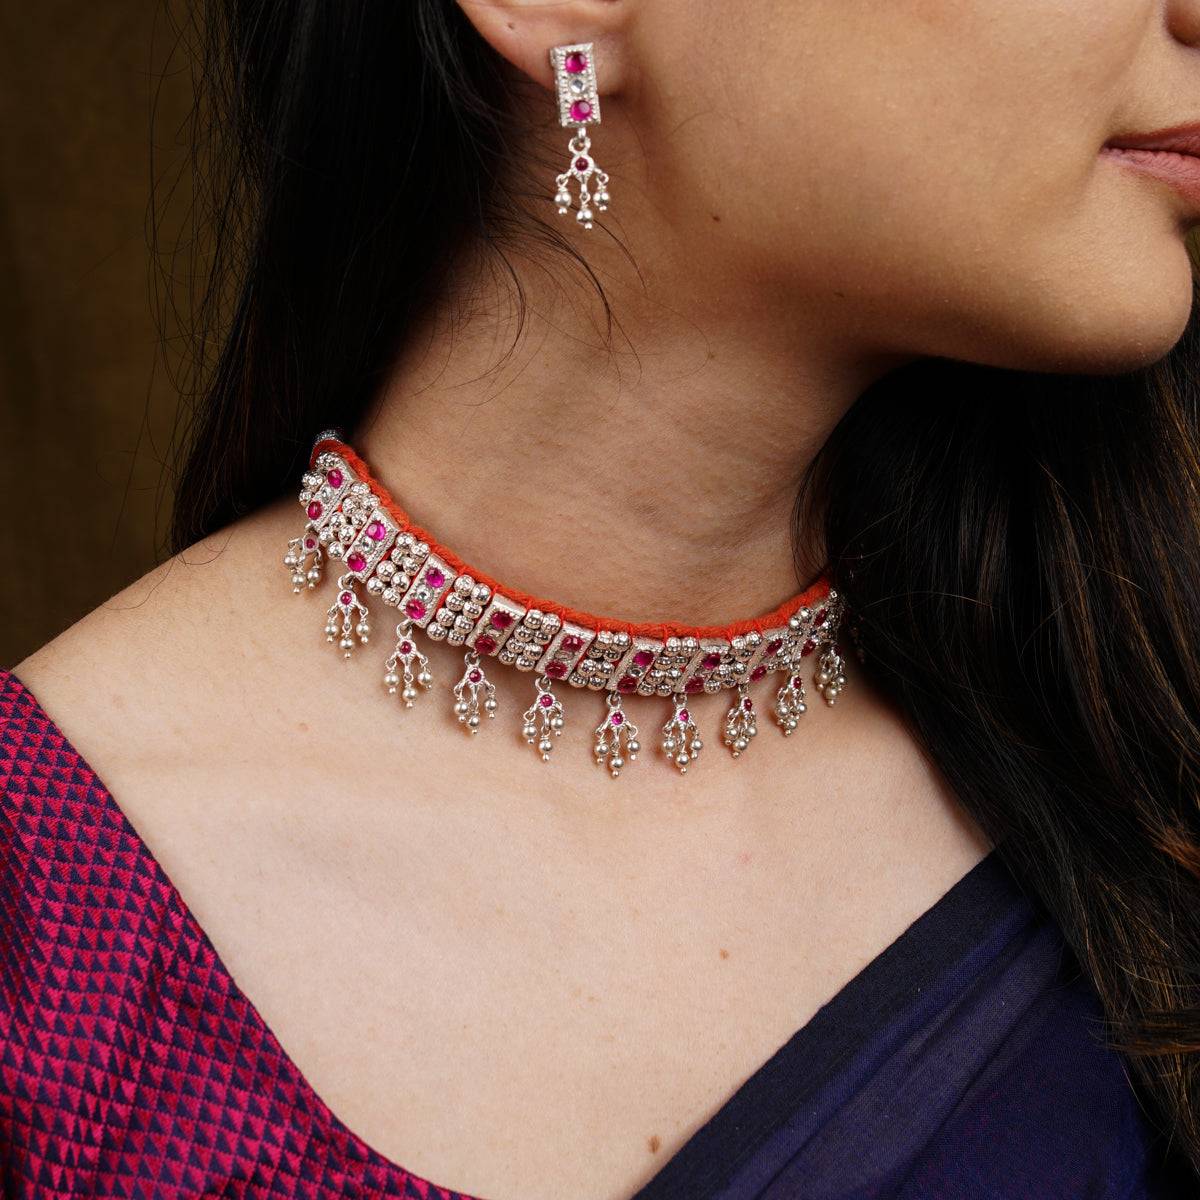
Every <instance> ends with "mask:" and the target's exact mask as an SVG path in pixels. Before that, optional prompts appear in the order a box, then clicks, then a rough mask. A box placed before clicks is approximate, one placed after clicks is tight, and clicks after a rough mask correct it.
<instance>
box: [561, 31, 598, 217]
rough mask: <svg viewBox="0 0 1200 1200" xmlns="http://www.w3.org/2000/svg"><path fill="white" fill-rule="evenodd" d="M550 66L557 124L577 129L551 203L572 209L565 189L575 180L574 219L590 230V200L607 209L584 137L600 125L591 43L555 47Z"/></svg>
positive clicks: (588, 139)
mask: <svg viewBox="0 0 1200 1200" xmlns="http://www.w3.org/2000/svg"><path fill="white" fill-rule="evenodd" d="M550 65H551V66H552V67H553V68H554V82H555V86H556V87H557V89H558V122H559V124H560V125H562V126H564V127H567V128H569V127H570V126H572V125H574V126H575V127H576V132H575V136H574V137H573V138H572V139H571V140H570V142H568V143H567V146H568V149H569V150H570V152H571V163H570V165H569V166H568V167H567V169H566V170H565V171H564V172H563V173H562V174H561V175H560V176H559V177H558V179H557V183H558V191H557V192H555V194H554V203H555V204H556V205H558V211H559V212H560V213H565V212H567V210H568V209H569V208H570V207H571V193H570V192H569V191H568V190H567V189H568V187H569V186H570V183H571V180H572V179H575V180H578V182H579V211H578V212H577V213H576V214H575V219H576V220H577V221H578V222H579V224H580V225H582V226H583V227H584V229H591V227H592V216H593V214H592V203H593V201H594V202H595V205H596V208H597V209H598V210H599V211H600V212H604V210H605V209H606V208H608V176H607V175H606V174H605V173H604V172H603V171H601V170H600V168H599V167H598V166H596V160H595V159H594V158H592V139H591V138H589V137H588V134H587V127H588V126H589V125H599V124H600V96H599V95H598V93H597V92H596V60H595V57H594V55H593V54H592V43H591V42H586V43H581V44H579V45H575V46H555V47H554V49H553V50H551V51H550ZM593 180H594V181H595V184H596V191H595V193H593V192H592V191H591V185H592V182H593Z"/></svg>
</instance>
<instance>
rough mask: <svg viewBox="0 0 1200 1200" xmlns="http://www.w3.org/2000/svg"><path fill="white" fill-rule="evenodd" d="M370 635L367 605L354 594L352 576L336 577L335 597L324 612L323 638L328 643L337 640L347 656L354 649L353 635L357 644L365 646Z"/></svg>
mask: <svg viewBox="0 0 1200 1200" xmlns="http://www.w3.org/2000/svg"><path fill="white" fill-rule="evenodd" d="M339 618H340V622H341V623H340V624H339ZM339 634H340V635H341V637H340V640H338V635H339ZM370 635H371V626H370V624H369V623H368V621H367V606H366V605H365V604H364V603H363V602H362V601H361V600H360V599H359V598H358V596H357V595H355V592H354V580H353V578H352V577H351V576H350V575H342V576H341V577H340V578H339V579H338V592H337V598H336V599H335V600H334V602H333V603H332V604H331V605H330V606H329V612H328V613H326V620H325V640H326V641H327V642H330V643H332V642H333V641H335V640H338V645H339V646H340V647H341V649H342V657H343V658H349V657H350V654H351V652H352V651H353V650H354V644H355V643H354V638H355V636H357V637H358V641H359V644H360V645H363V646H365V645H366V644H367V640H368V639H369V638H370Z"/></svg>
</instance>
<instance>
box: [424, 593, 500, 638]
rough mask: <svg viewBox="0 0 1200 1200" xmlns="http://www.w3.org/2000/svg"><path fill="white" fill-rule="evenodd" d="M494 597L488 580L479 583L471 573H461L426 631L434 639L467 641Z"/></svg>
mask: <svg viewBox="0 0 1200 1200" xmlns="http://www.w3.org/2000/svg"><path fill="white" fill-rule="evenodd" d="M491 598H492V589H491V588H490V587H489V586H488V585H487V584H486V583H478V582H477V581H476V580H475V579H473V578H472V577H471V576H470V575H459V576H458V577H457V578H456V579H455V580H454V586H453V587H451V589H450V591H449V592H448V593H447V594H446V598H445V600H443V601H442V603H441V607H440V608H439V609H438V610H437V612H436V613H435V614H434V617H433V620H432V621H431V622H430V623H429V624H428V625H427V626H426V627H425V632H426V633H427V634H428V635H429V636H430V637H431V638H433V640H434V641H445V642H446V643H447V644H448V645H451V646H462V645H464V644H465V643H466V641H467V638H468V637H469V636H470V635H471V632H472V631H473V630H474V629H475V628H476V626H477V625H478V624H479V621H480V618H481V617H482V616H483V613H484V610H485V609H486V608H487V605H488V601H489V600H491Z"/></svg>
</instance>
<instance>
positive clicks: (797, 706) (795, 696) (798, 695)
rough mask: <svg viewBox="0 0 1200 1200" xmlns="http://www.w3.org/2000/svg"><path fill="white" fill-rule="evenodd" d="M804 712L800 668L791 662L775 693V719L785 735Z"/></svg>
mask: <svg viewBox="0 0 1200 1200" xmlns="http://www.w3.org/2000/svg"><path fill="white" fill-rule="evenodd" d="M806 712H808V704H807V703H806V702H805V696H804V680H803V679H801V678H800V668H799V667H798V666H797V664H796V663H795V662H793V663H792V666H791V668H790V670H789V671H788V677H787V679H785V680H784V681H783V683H782V684H781V685H780V687H779V690H778V691H777V692H776V693H775V720H776V723H777V724H778V725H779V728H780V729H782V730H783V734H784V736H785V737H786V736H787V735H788V734H789V733H791V732H792V731H793V730H794V729H795V728H796V726H797V725H799V724H800V718H801V717H802V716H804V714H805V713H806Z"/></svg>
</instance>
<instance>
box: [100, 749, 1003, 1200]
mask: <svg viewBox="0 0 1200 1200" xmlns="http://www.w3.org/2000/svg"><path fill="white" fill-rule="evenodd" d="M133 782H134V781H133V780H131V787H130V789H129V792H128V793H127V795H128V797H129V800H128V803H125V802H124V801H123V803H124V804H125V807H126V810H127V812H128V814H129V815H130V818H131V820H132V821H133V823H134V825H135V827H136V828H137V829H138V830H139V832H140V833H141V834H142V836H143V837H144V838H145V840H146V841H147V843H148V844H149V845H150V847H151V849H152V850H153V851H154V852H155V854H156V856H157V857H158V858H159V860H160V862H162V864H163V865H164V867H165V868H166V870H167V871H168V874H169V875H170V877H171V878H172V880H173V882H174V883H175V885H176V886H177V887H178V889H179V890H180V893H181V895H182V896H183V898H184V901H185V903H187V904H188V906H189V907H190V908H191V910H192V912H193V913H194V914H195V916H196V918H197V920H198V921H199V922H200V924H201V926H202V927H203V928H204V930H205V931H206V932H207V934H208V935H209V937H210V938H211V940H212V942H213V944H214V945H215V947H216V949H217V951H218V953H219V954H220V956H221V958H222V960H223V962H224V964H225V966H226V967H227V968H228V969H229V970H230V972H231V974H232V975H233V978H234V979H235V981H236V982H237V984H238V985H239V986H240V987H241V989H242V990H243V991H244V992H245V993H246V995H247V996H248V997H249V999H250V1000H251V1002H252V1003H253V1004H254V1005H255V1007H256V1008H257V1009H258V1012H259V1013H260V1014H261V1016H262V1018H263V1020H264V1021H265V1022H266V1024H267V1025H268V1026H269V1027H270V1028H271V1030H272V1031H273V1032H274V1033H275V1035H276V1037H277V1038H278V1039H279V1041H280V1043H281V1044H282V1046H283V1048H284V1050H285V1052H286V1053H287V1055H288V1056H289V1057H290V1058H291V1060H292V1061H293V1062H294V1063H295V1064H296V1066H297V1067H298V1069H299V1070H300V1072H301V1073H302V1074H303V1076H304V1077H305V1079H306V1080H307V1081H308V1083H309V1084H310V1085H311V1086H312V1087H313V1088H314V1089H315V1090H316V1092H317V1094H318V1095H319V1096H320V1098H321V1099H322V1101H323V1102H324V1103H325V1104H327V1105H328V1107H329V1108H330V1109H331V1110H332V1112H333V1113H334V1114H336V1116H337V1117H339V1118H340V1119H341V1120H342V1121H343V1122H344V1123H345V1124H346V1125H347V1126H349V1128H350V1129H351V1130H353V1131H354V1132H355V1133H356V1134H358V1135H359V1136H360V1137H362V1138H363V1139H364V1140H365V1141H366V1142H367V1143H368V1144H369V1145H371V1146H372V1147H373V1148H374V1149H375V1150H377V1151H378V1152H379V1153H381V1154H383V1155H385V1156H386V1157H388V1158H390V1159H391V1160H392V1161H394V1162H398V1163H400V1164H402V1165H403V1166H405V1167H406V1168H407V1169H409V1170H411V1171H413V1172H415V1173H416V1174H418V1175H421V1176H423V1177H424V1178H427V1179H429V1180H432V1181H433V1182H434V1183H437V1184H439V1185H441V1186H444V1187H449V1188H454V1189H456V1190H460V1191H463V1192H466V1193H468V1194H472V1195H477V1196H480V1197H485V1198H486V1200H539V1198H541V1197H546V1198H547V1200H548V1198H550V1197H556V1198H557V1197H561V1196H563V1195H570V1196H578V1197H596V1198H597V1200H628V1198H629V1197H630V1196H632V1195H633V1194H634V1193H635V1192H636V1191H637V1190H638V1188H639V1187H640V1186H642V1185H643V1184H644V1183H645V1182H647V1181H648V1180H649V1179H650V1178H651V1177H652V1176H653V1175H654V1174H655V1173H656V1172H657V1171H658V1170H659V1169H661V1167H662V1166H663V1165H664V1163H665V1162H666V1161H667V1160H668V1159H669V1158H670V1157H671V1156H672V1155H673V1154H674V1153H675V1152H676V1151H677V1150H678V1149H679V1148H680V1147H681V1146H682V1144H683V1143H684V1141H686V1140H687V1138H688V1137H689V1136H690V1135H691V1134H692V1133H693V1132H694V1131H695V1130H696V1129H697V1128H698V1127H699V1126H700V1125H701V1124H703V1122H704V1121H705V1120H707V1119H708V1118H709V1117H710V1116H711V1115H712V1113H713V1112H714V1111H716V1109H717V1108H719V1107H720V1106H721V1104H723V1103H724V1102H725V1101H726V1100H727V1099H728V1097H729V1096H730V1095H731V1094H732V1093H733V1091H734V1090H735V1089H736V1088H737V1087H738V1085H739V1084H740V1083H741V1082H742V1081H743V1080H745V1079H746V1078H747V1077H748V1076H749V1075H750V1074H752V1073H753V1072H754V1071H755V1070H756V1069H757V1068H758V1067H759V1066H760V1065H761V1064H762V1063H763V1062H764V1061H765V1060H766V1059H767V1058H769V1057H770V1055H771V1054H772V1053H773V1052H774V1051H775V1050H776V1049H777V1048H778V1047H779V1046H780V1045H781V1044H782V1043H783V1042H784V1041H786V1040H787V1038H788V1037H790V1035H791V1034H792V1033H793V1032H794V1031H795V1030H796V1029H797V1028H799V1027H800V1026H801V1025H803V1024H804V1023H805V1022H806V1021H807V1020H808V1019H809V1018H810V1017H811V1015H812V1014H813V1012H814V1011H815V1010H816V1008H817V1007H819V1006H820V1005H821V1004H822V1003H824V1002H825V1001H826V1000H827V999H829V998H830V997H831V996H832V995H833V994H834V993H835V992H836V991H837V990H838V989H839V988H840V987H841V986H842V985H843V984H844V983H845V982H846V981H847V980H848V979H849V978H851V977H852V976H853V975H854V974H855V973H856V972H857V971H858V970H859V969H861V967H862V966H864V965H865V964H866V963H867V962H868V961H869V960H870V959H871V958H873V957H874V956H875V955H876V954H877V953H878V952H879V951H880V950H882V949H883V948H884V947H885V946H886V945H887V944H889V943H890V942H891V941H892V940H894V939H895V937H897V936H898V935H899V934H900V933H901V932H902V931H903V929H904V928H906V927H907V925H908V924H909V923H910V922H911V921H912V920H913V919H915V917H916V916H917V915H919V914H920V913H921V912H923V911H924V910H925V909H926V908H928V907H929V906H930V905H931V904H932V903H933V902H934V901H935V900H936V899H937V898H938V897H939V896H940V895H941V894H942V893H944V892H945V890H946V889H947V888H948V887H949V886H950V885H951V884H952V883H953V882H955V880H957V879H958V878H959V877H961V875H962V874H964V873H965V871H966V870H968V869H969V867H970V866H971V865H973V864H974V862H975V861H977V860H978V858H979V857H980V856H981V855H982V853H983V850H984V848H983V847H982V845H981V844H980V843H979V842H978V841H977V840H976V839H975V838H974V837H973V836H972V835H971V833H970V831H969V830H966V829H965V828H963V827H961V826H960V825H959V824H958V823H957V821H956V819H955V816H954V814H953V813H952V812H949V811H942V810H941V808H940V807H939V805H937V804H934V803H930V804H926V805H925V806H924V808H923V810H920V809H919V810H918V811H917V813H916V814H914V815H910V816H909V817H908V818H906V822H905V824H906V827H905V828H901V827H899V826H897V825H895V824H893V825H892V827H890V828H889V827H887V826H886V824H879V825H877V826H876V827H873V828H872V827H868V828H867V830H866V831H865V832H864V831H863V830H860V831H859V835H858V837H857V839H848V838H846V839H840V838H839V839H838V840H837V843H836V844H837V845H839V846H842V847H843V849H841V850H840V851H839V852H837V853H833V852H831V848H832V846H833V845H834V844H835V843H834V842H833V841H832V840H831V839H830V835H829V833H828V831H821V830H816V831H815V832H814V830H813V829H812V828H811V827H806V824H805V822H804V820H803V818H802V816H797V818H796V822H797V823H796V825H795V826H794V827H789V826H787V825H786V824H784V825H780V824H779V823H778V822H774V823H772V822H770V821H767V822H765V823H763V822H756V821H753V820H750V821H747V820H744V819H742V818H739V817H738V816H736V815H734V814H736V812H737V809H736V807H734V806H731V808H730V810H728V811H726V812H724V813H722V812H720V811H718V812H717V813H716V814H714V815H710V816H709V817H708V818H704V819H697V818H696V817H695V815H694V814H692V816H691V818H690V819H689V820H687V821H681V822H679V823H677V824H676V823H671V822H667V823H665V824H664V823H662V822H661V820H659V819H657V818H655V817H653V816H650V817H647V819H645V820H642V821H639V820H637V819H631V820H629V821H619V822H609V823H605V822H597V823H595V824H589V823H586V822H585V823H578V822H576V821H573V820H571V819H565V818H564V819H561V820H555V819H545V818H541V819H537V820H531V819H529V818H528V810H525V809H523V808H522V807H521V806H520V805H519V804H517V803H515V802H514V803H513V804H512V806H511V807H506V806H505V805H504V804H503V803H487V804H480V803H478V802H475V801H472V800H470V799H462V800H461V801H455V800H454V799H453V797H449V796H447V795H446V794H444V793H439V794H437V796H436V798H434V797H429V798H426V799H422V797H421V793H420V789H419V788H416V789H408V790H406V792H405V793H404V794H403V795H401V794H400V793H397V794H396V796H395V799H394V801H392V802H388V801H381V800H380V799H379V797H380V794H381V793H380V791H379V789H377V788H372V789H364V791H363V792H362V793H361V794H356V795H346V794H342V795H341V796H339V797H337V802H336V803H332V802H330V797H329V796H327V795H325V794H323V793H322V792H320V791H302V792H299V793H295V792H290V793H289V792H288V791H287V790H286V789H283V790H281V789H280V788H279V787H278V786H275V787H272V786H271V785H270V781H269V780H268V779H265V778H254V777H253V776H252V775H249V774H248V773H247V771H246V770H245V769H244V767H242V768H236V767H235V768H233V769H231V770H230V771H229V773H228V776H227V777H218V778H216V779H214V778H213V776H212V775H211V774H208V775H206V776H205V778H204V780H203V785H202V786H201V783H200V781H199V780H198V779H194V778H191V777H189V776H187V775H184V776H181V777H180V778H179V779H177V780H175V781H174V782H173V784H172V785H171V787H170V792H171V797H172V802H171V804H170V805H164V804H161V803H150V802H148V801H147V803H145V804H142V803H141V802H140V801H139V800H138V796H140V795H145V796H147V797H148V796H149V795H150V794H151V791H150V789H148V788H146V789H141V788H139V787H137V786H132V785H133ZM214 795H216V796H220V797H221V800H220V802H219V803H217V804H214V803H213V800H212V798H213V796H214ZM368 797H370V798H369V799H368ZM914 836H915V840H914ZM901 837H906V838H907V842H908V845H907V846H906V852H905V857H904V861H903V863H902V865H901V866H900V868H899V869H897V868H896V864H895V861H894V860H895V858H896V854H895V847H896V845H897V839H898V838H901ZM846 847H849V848H846Z"/></svg>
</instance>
